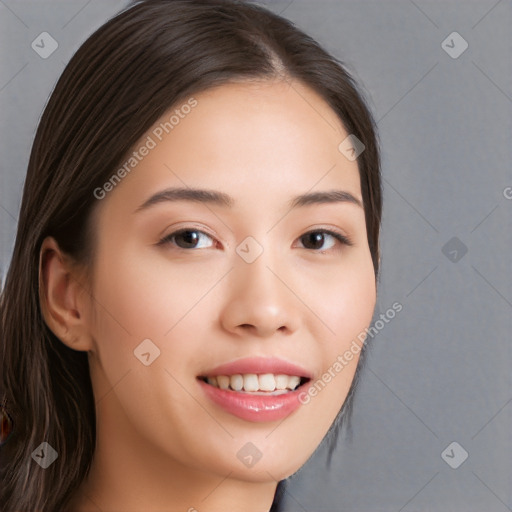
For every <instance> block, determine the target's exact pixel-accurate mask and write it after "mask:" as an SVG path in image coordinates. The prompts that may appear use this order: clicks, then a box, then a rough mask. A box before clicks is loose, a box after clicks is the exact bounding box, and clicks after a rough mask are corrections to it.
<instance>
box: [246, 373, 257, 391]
mask: <svg viewBox="0 0 512 512" xmlns="http://www.w3.org/2000/svg"><path fill="white" fill-rule="evenodd" d="M259 387H260V383H259V382H258V376H257V375H256V374H254V373H248V374H247V375H244V390H245V391H258V389H259Z"/></svg>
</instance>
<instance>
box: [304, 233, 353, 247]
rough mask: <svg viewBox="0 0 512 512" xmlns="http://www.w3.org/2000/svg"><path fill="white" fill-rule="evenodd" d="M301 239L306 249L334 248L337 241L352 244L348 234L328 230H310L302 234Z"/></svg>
mask: <svg viewBox="0 0 512 512" xmlns="http://www.w3.org/2000/svg"><path fill="white" fill-rule="evenodd" d="M333 239H334V241H333ZM300 240H301V241H302V244H303V245H304V247H305V248H306V249H311V250H314V251H320V250H323V251H325V250H329V249H332V248H333V247H334V246H335V245H336V241H338V242H339V243H340V244H343V245H352V243H351V242H350V240H349V239H348V238H347V237H346V236H344V235H342V234H341V233H335V232H334V231H328V230H317V231H309V232H308V233H305V234H304V235H302V236H301V237H300ZM326 241H327V242H328V245H329V246H328V247H324V244H325V243H326ZM329 241H330V242H329Z"/></svg>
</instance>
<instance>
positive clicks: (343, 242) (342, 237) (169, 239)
mask: <svg viewBox="0 0 512 512" xmlns="http://www.w3.org/2000/svg"><path fill="white" fill-rule="evenodd" d="M187 231H192V232H196V233H201V234H203V235H206V236H207V237H209V238H211V239H212V240H214V239H213V237H212V236H211V235H209V234H208V233H206V232H204V231H201V230H200V229H195V228H182V229H179V230H178V231H174V232H173V233H170V234H169V235H166V236H165V237H164V238H162V239H161V240H160V241H159V242H158V243H157V244H156V245H158V246H161V245H167V244H171V243H172V240H173V238H174V237H176V236H177V235H180V234H182V233H186V232H187ZM312 233H324V234H328V235H330V236H332V237H333V238H335V239H336V240H337V241H338V242H339V243H340V244H341V245H346V246H349V247H350V246H352V245H354V244H353V243H352V241H351V240H350V238H348V237H347V236H346V235H342V234H341V233H338V232H336V231H331V230H329V229H314V230H311V231H307V232H306V233H304V234H303V235H301V236H300V237H299V238H302V237H304V236H307V235H310V234H312ZM177 249H179V250H182V251H194V250H197V249H196V248H195V247H192V248H183V247H177ZM309 250H311V251H313V252H319V253H322V254H324V253H326V252H327V251H330V250H334V248H329V249H324V250H322V249H309Z"/></svg>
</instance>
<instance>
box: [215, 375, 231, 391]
mask: <svg viewBox="0 0 512 512" xmlns="http://www.w3.org/2000/svg"><path fill="white" fill-rule="evenodd" d="M217 384H218V385H219V388H220V389H229V377H228V376H227V375H217Z"/></svg>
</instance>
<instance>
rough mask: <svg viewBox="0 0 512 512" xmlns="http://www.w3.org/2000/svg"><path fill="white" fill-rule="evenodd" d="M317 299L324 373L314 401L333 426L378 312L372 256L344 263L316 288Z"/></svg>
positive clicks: (314, 392)
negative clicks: (371, 324) (376, 308)
mask: <svg viewBox="0 0 512 512" xmlns="http://www.w3.org/2000/svg"><path fill="white" fill-rule="evenodd" d="M310 296H312V295H311V294H310ZM314 300H315V302H314V303H312V305H311V309H313V310H314V311H315V312H316V313H317V315H318V317H319V318H320V319H321V320H322V322H317V326H318V327H317V336H316V339H319V340H322V342H321V346H320V347H319V349H320V353H321V361H322V373H321V375H319V376H318V377H317V385H316V386H315V388H316V389H315V390H314V391H312V393H311V396H310V399H311V400H310V401H311V402H316V406H317V407H319V408H320V409H321V410H322V412H323V414H324V418H325V422H326V425H329V424H330V422H331V421H332V420H334V417H335V416H336V414H337V413H338V411H339V409H340V408H341V406H342V404H343V402H344V401H345V397H346V394H347V393H348V390H349V388H350V385H351V383H352V380H353V377H354V374H355V371H356V368H357V363H358V361H359V357H360V353H361V347H362V345H363V343H364V335H365V331H366V328H367V327H368V325H369V324H370V322H371V319H372V315H373V312H374V308H375V302H376V284H375V274H374V271H373V263H372V261H371V258H370V257H364V256H363V257H359V258H355V259H354V262H353V263H351V264H350V265H348V264H347V266H346V267H343V266H340V267H339V271H338V272H333V273H331V274H330V276H329V279H328V280H324V281H323V282H322V284H321V285H320V286H318V287H317V288H316V292H315V293H314ZM311 328H312V329H313V327H311ZM305 399H306V400H308V397H305Z"/></svg>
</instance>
